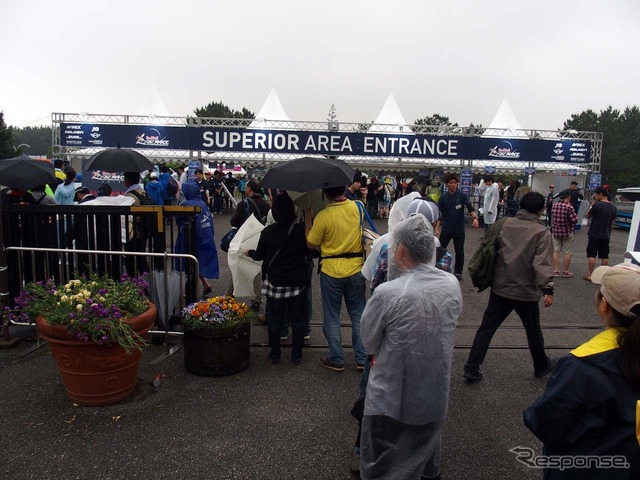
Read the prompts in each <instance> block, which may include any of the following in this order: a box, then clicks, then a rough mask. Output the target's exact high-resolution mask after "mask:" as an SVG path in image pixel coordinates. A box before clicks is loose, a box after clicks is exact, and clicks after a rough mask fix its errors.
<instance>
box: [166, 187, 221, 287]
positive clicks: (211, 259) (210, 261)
mask: <svg viewBox="0 0 640 480" xmlns="http://www.w3.org/2000/svg"><path fill="white" fill-rule="evenodd" d="M182 193H183V194H184V198H185V199H186V200H185V201H184V202H182V203H181V204H180V205H182V206H194V207H200V209H201V210H200V213H198V214H196V218H195V225H196V254H195V255H196V258H197V259H198V263H199V264H200V281H201V282H202V288H203V292H202V296H203V297H204V296H206V295H209V294H210V293H211V292H212V288H211V285H210V284H209V282H208V281H207V279H208V278H209V279H216V278H218V277H219V276H220V271H219V268H218V250H217V249H216V244H215V241H214V240H213V235H214V229H213V216H212V215H211V212H210V211H209V207H207V204H206V203H204V202H203V201H202V197H201V196H200V186H199V185H198V184H197V183H195V182H188V183H185V184H184V185H183V186H182ZM185 222H186V217H184V216H178V217H176V223H177V224H178V238H177V239H176V248H175V252H176V253H184V251H185V231H184V229H185Z"/></svg>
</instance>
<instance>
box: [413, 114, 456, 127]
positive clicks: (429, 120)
mask: <svg viewBox="0 0 640 480" xmlns="http://www.w3.org/2000/svg"><path fill="white" fill-rule="evenodd" d="M413 123H414V124H415V125H436V126H447V127H448V126H451V127H457V126H458V124H457V123H451V121H450V120H449V117H445V116H442V115H439V114H437V113H436V114H434V115H431V116H427V117H424V118H419V119H417V120H415V121H414V122H413Z"/></svg>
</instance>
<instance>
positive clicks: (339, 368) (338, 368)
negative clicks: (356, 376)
mask: <svg viewBox="0 0 640 480" xmlns="http://www.w3.org/2000/svg"><path fill="white" fill-rule="evenodd" d="M320 365H322V366H323V367H324V368H328V369H329V370H333V371H334V372H344V365H343V364H341V363H333V362H332V361H331V360H329V359H328V358H326V357H320Z"/></svg>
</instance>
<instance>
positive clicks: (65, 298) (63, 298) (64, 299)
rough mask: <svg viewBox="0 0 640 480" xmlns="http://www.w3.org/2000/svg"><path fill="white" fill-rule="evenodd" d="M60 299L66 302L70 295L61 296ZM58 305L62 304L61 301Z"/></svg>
mask: <svg viewBox="0 0 640 480" xmlns="http://www.w3.org/2000/svg"><path fill="white" fill-rule="evenodd" d="M60 300H61V301H63V302H66V301H67V300H69V297H68V296H67V295H62V296H61V297H60ZM58 305H60V302H58Z"/></svg>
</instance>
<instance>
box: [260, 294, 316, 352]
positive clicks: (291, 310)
mask: <svg viewBox="0 0 640 480" xmlns="http://www.w3.org/2000/svg"><path fill="white" fill-rule="evenodd" d="M265 314H266V317H267V331H268V333H269V347H271V351H270V352H269V358H270V359H271V360H280V355H281V351H280V334H281V331H282V325H283V324H286V323H290V324H291V330H292V335H291V346H292V349H291V360H300V359H302V347H303V345H304V326H305V323H306V316H307V292H305V291H303V292H302V293H300V295H296V296H295V297H291V298H273V297H267V306H266V308H265ZM285 322H286V323H285Z"/></svg>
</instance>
